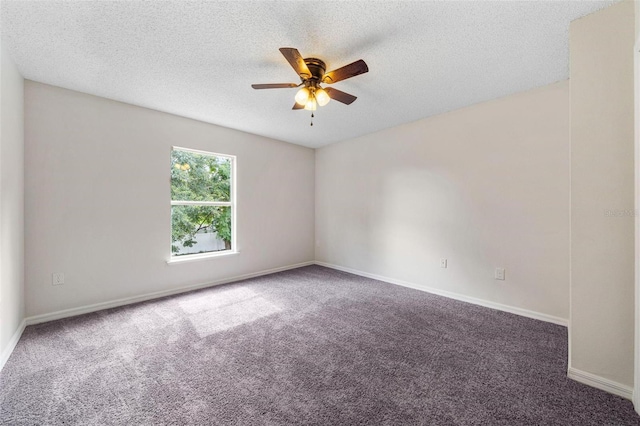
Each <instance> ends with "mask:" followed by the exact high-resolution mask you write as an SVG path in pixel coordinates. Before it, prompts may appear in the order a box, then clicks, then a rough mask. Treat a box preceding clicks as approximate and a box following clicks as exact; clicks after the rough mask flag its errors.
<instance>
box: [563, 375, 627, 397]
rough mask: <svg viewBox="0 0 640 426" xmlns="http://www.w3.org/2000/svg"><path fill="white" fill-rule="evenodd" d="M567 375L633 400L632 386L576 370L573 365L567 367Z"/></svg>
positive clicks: (577, 380)
mask: <svg viewBox="0 0 640 426" xmlns="http://www.w3.org/2000/svg"><path fill="white" fill-rule="evenodd" d="M567 377H569V378H570V379H573V380H575V381H576V382H580V383H582V384H585V385H589V386H592V387H594V388H596V389H600V390H603V391H605V392H609V393H612V394H614V395H618V396H621V397H623V398H625V399H629V400H633V388H631V387H630V386H626V385H623V384H621V383H618V382H614V381H613V380H609V379H605V378H604V377H600V376H596V375H595V374H591V373H587V372H586V371H582V370H578V369H576V368H573V367H569V369H568V371H567Z"/></svg>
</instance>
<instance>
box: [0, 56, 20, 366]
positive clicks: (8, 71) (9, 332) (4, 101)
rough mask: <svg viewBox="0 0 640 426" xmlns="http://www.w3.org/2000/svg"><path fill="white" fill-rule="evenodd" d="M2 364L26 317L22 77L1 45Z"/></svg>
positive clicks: (0, 354) (0, 288)
mask: <svg viewBox="0 0 640 426" xmlns="http://www.w3.org/2000/svg"><path fill="white" fill-rule="evenodd" d="M0 57H1V58H0V62H1V65H0V80H2V82H1V85H0V368H1V367H2V365H3V363H4V361H5V360H6V359H5V358H6V356H8V354H9V352H10V349H12V348H11V347H10V341H11V338H12V336H13V335H14V334H15V332H16V330H18V328H19V327H20V324H21V323H22V320H23V318H24V285H23V284H24V178H23V176H24V172H23V171H24V161H23V158H24V121H23V120H24V108H23V82H24V80H23V78H22V76H21V75H20V73H19V72H18V70H17V69H16V66H15V64H14V63H13V62H12V61H11V58H10V57H9V55H8V53H7V51H6V50H4V48H1V49H0Z"/></svg>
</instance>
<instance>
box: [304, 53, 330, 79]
mask: <svg viewBox="0 0 640 426" xmlns="http://www.w3.org/2000/svg"><path fill="white" fill-rule="evenodd" d="M304 63H305V64H307V68H309V71H310V72H311V77H310V78H308V80H311V81H313V82H314V83H316V84H317V83H319V82H320V81H322V77H323V76H324V73H325V72H326V71H327V66H326V65H325V63H324V61H323V60H321V59H318V58H304ZM303 81H304V80H303Z"/></svg>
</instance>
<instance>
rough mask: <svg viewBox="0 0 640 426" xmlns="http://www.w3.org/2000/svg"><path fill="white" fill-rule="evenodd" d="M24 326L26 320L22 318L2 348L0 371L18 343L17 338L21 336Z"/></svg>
mask: <svg viewBox="0 0 640 426" xmlns="http://www.w3.org/2000/svg"><path fill="white" fill-rule="evenodd" d="M26 326H27V320H22V322H21V323H20V325H19V326H18V329H17V330H16V332H15V333H13V336H11V340H9V343H8V344H7V347H6V348H4V350H3V351H2V355H0V371H2V368H4V365H5V364H6V363H7V361H8V360H9V357H10V356H11V353H12V352H13V350H14V349H15V347H16V345H17V344H18V340H20V337H22V332H23V331H24V328H25V327H26Z"/></svg>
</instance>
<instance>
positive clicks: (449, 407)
mask: <svg viewBox="0 0 640 426" xmlns="http://www.w3.org/2000/svg"><path fill="white" fill-rule="evenodd" d="M566 359H567V330H566V329H565V328H564V327H560V326H556V325H553V324H547V323H544V322H541V321H536V320H531V319H527V318H523V317H519V316H516V315H511V314H507V313H503V312H498V311H494V310H491V309H486V308H482V307H478V306H474V305H470V304H465V303H462V302H457V301H453V300H449V299H446V298H443V297H438V296H433V295H430V294H427V293H423V292H420V291H416V290H411V289H407V288H403V287H399V286H394V285H391V284H386V283H382V282H379V281H374V280H370V279H366V278H361V277H357V276H354V275H350V274H345V273H342V272H337V271H333V270H330V269H326V268H322V267H319V266H310V267H305V268H300V269H296V270H291V271H287V272H282V273H279V274H274V275H270V276H265V277H261V278H255V279H251V280H247V281H243V282H239V283H235V284H230V285H225V286H219V287H215V288H210V289H205V290H200V291H196V292H192V293H188V294H184V295H180V296H175V297H169V298H164V299H160V300H156V301H151V302H145V303H141V304H137V305H132V306H127V307H122V308H116V309H109V310H106V311H102V312H97V313H93V314H88V315H84V316H81V317H75V318H69V319H64V320H60V321H55V322H50V323H46V324H41V325H36V326H30V327H28V328H27V329H26V330H25V332H24V335H23V337H22V339H21V340H20V342H19V343H18V346H17V347H16V349H15V351H14V352H13V355H12V356H11V358H10V359H9V361H8V362H7V364H6V366H5V368H4V369H3V371H2V373H0V419H1V420H0V423H1V424H8V425H40V424H47V425H53V424H81V425H94V424H117V425H140V424H142V425H146V424H154V425H156V424H174V425H183V424H184V425H187V424H189V425H206V424H225V425H253V424H268V425H285V424H319V425H364V424H368V425H369V424H370V425H379V424H389V425H413V424H416V425H417V424H423V425H520V424H526V425H640V418H639V417H638V416H637V415H636V414H635V413H634V411H633V408H632V405H631V403H630V402H629V401H626V400H624V399H622V398H619V397H616V396H613V395H609V394H607V393H605V392H602V391H599V390H596V389H593V388H590V387H588V386H585V385H581V384H579V383H577V382H574V381H572V380H569V379H567V377H566V370H567V365H566Z"/></svg>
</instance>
